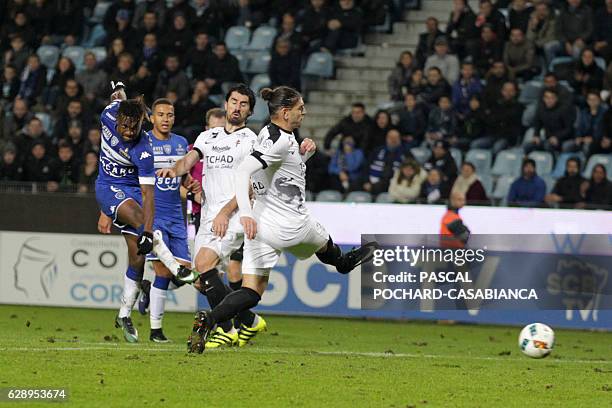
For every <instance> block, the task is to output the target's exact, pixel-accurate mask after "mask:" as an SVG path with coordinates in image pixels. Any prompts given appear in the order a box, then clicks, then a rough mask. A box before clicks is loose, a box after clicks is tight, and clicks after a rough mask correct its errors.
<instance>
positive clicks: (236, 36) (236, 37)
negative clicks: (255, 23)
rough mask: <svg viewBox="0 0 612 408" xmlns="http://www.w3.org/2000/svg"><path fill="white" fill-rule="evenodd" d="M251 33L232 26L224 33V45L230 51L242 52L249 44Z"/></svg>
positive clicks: (241, 27)
mask: <svg viewBox="0 0 612 408" xmlns="http://www.w3.org/2000/svg"><path fill="white" fill-rule="evenodd" d="M250 35H251V33H250V32H249V29H248V28H246V27H244V26H233V27H230V29H229V30H227V33H225V44H226V45H227V48H228V49H229V50H230V51H232V52H233V51H234V50H242V49H244V48H246V46H247V45H248V44H249V37H250Z"/></svg>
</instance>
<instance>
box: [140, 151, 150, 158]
mask: <svg viewBox="0 0 612 408" xmlns="http://www.w3.org/2000/svg"><path fill="white" fill-rule="evenodd" d="M147 157H151V155H150V154H149V152H142V153H140V160H144V159H146V158H147Z"/></svg>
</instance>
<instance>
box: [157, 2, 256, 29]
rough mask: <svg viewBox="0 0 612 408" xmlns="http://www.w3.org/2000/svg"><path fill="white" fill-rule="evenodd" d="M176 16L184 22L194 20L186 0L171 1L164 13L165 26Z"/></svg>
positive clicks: (192, 12)
mask: <svg viewBox="0 0 612 408" xmlns="http://www.w3.org/2000/svg"><path fill="white" fill-rule="evenodd" d="M247 2H248V1H247ZM166 3H167V2H166ZM177 14H182V15H183V16H184V17H185V20H186V21H189V22H192V21H194V20H195V9H194V8H193V7H191V4H189V1H188V0H172V7H170V8H169V9H168V11H167V12H166V24H168V23H171V22H173V21H174V17H176V15H177Z"/></svg>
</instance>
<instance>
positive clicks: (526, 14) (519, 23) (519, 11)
mask: <svg viewBox="0 0 612 408" xmlns="http://www.w3.org/2000/svg"><path fill="white" fill-rule="evenodd" d="M532 13H533V7H532V6H531V5H530V4H528V3H527V0H512V5H511V6H510V10H509V11H508V24H509V26H510V30H512V29H514V28H518V29H519V30H521V31H522V32H524V33H526V32H527V27H528V26H529V19H530V18H531V14H532Z"/></svg>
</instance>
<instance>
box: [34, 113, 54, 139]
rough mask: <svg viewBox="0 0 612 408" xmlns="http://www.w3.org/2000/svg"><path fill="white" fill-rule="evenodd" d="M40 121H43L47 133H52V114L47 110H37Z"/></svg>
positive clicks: (36, 114)
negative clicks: (46, 111)
mask: <svg viewBox="0 0 612 408" xmlns="http://www.w3.org/2000/svg"><path fill="white" fill-rule="evenodd" d="M34 116H36V117H37V118H38V119H40V121H41V122H42V125H43V128H44V129H45V132H47V134H49V135H50V134H51V132H53V122H52V121H51V115H49V114H48V113H45V112H36V113H35V114H34Z"/></svg>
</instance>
